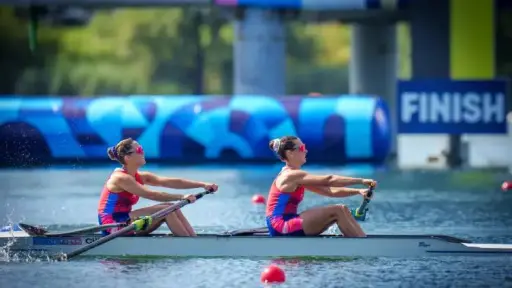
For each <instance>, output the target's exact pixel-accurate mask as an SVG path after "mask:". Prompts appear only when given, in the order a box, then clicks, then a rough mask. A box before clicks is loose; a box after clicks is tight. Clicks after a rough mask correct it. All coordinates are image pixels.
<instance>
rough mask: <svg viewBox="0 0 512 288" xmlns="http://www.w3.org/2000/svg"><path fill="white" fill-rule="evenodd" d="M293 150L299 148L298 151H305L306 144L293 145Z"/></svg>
mask: <svg viewBox="0 0 512 288" xmlns="http://www.w3.org/2000/svg"><path fill="white" fill-rule="evenodd" d="M293 150H299V151H300V152H306V151H307V150H306V144H302V145H295V146H294V147H293Z"/></svg>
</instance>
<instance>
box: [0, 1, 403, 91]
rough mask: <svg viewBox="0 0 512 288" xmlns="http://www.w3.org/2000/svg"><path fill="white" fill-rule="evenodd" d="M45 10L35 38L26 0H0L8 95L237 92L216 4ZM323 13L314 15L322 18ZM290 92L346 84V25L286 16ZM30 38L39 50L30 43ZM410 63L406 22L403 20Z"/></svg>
mask: <svg viewBox="0 0 512 288" xmlns="http://www.w3.org/2000/svg"><path fill="white" fill-rule="evenodd" d="M40 10H43V11H42V12H40V13H42V14H41V15H40V19H41V21H40V22H39V29H38V32H37V36H34V37H35V38H36V39H31V37H30V36H29V35H30V34H29V33H28V28H29V25H30V21H29V15H30V13H29V11H28V9H26V8H13V7H9V6H1V7H0V13H1V15H0V16H1V17H0V19H1V20H0V21H1V22H0V23H1V24H0V25H1V28H2V29H1V31H0V33H1V34H0V35H1V36H0V37H1V39H2V43H3V45H2V47H1V48H0V49H1V50H0V51H1V55H2V56H1V57H2V58H1V59H2V67H1V69H2V70H1V74H2V75H3V77H2V79H0V81H1V82H0V93H2V94H4V95H13V94H14V95H15V94H20V95H21V94H29V95H43V96H50V95H66V96H81V97H91V96H97V95H127V94H166V95H171V94H199V95H201V94H218V95H222V94H224V95H231V94H233V74H234V72H233V67H234V53H233V44H234V41H235V40H234V38H235V35H234V24H233V21H232V20H231V19H230V18H231V17H230V14H229V13H227V12H224V13H223V11H222V8H218V7H214V6H185V7H183V6H181V7H149V8H148V7H143V8H136V7H125V8H123V7H121V8H109V9H106V8H103V9H102V8H95V9H90V8H89V9H88V8H83V7H63V8H58V9H57V8H56V9H51V7H44V8H40ZM315 22H316V23H315ZM283 25H284V26H285V29H284V31H285V41H286V78H285V81H286V94H290V95H293V94H301V95H307V94H308V93H310V92H318V93H323V94H346V93H348V92H349V88H348V69H349V68H348V65H349V59H350V33H349V32H350V31H349V25H346V24H345V23H343V21H336V20H332V21H326V22H323V23H322V22H320V21H312V22H310V21H304V20H300V19H298V20H295V21H286V22H284V23H283ZM30 41H34V42H37V45H38V47H37V50H35V51H34V52H32V51H31V50H30ZM398 42H399V47H400V49H399V54H400V63H401V64H400V66H399V68H400V71H401V72H403V73H407V70H408V69H410V68H407V66H408V65H409V64H408V63H409V57H410V55H409V51H410V49H409V48H408V46H409V45H410V41H409V37H408V35H407V25H405V24H400V25H399V37H398Z"/></svg>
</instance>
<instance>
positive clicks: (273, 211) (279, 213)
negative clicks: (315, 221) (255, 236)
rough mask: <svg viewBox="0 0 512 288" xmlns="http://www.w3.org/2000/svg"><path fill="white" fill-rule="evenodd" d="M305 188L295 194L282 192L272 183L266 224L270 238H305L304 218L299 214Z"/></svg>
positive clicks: (302, 187) (294, 192)
mask: <svg viewBox="0 0 512 288" xmlns="http://www.w3.org/2000/svg"><path fill="white" fill-rule="evenodd" d="M304 191H305V189H304V186H298V187H297V188H296V189H295V191H293V192H281V191H280V190H279V189H278V188H277V185H276V181H275V180H274V182H272V186H271V187H270V191H269V193H268V199H267V209H266V213H265V214H266V216H267V217H266V222H267V228H268V231H269V235H270V236H305V235H306V234H305V233H304V230H303V229H302V218H301V217H300V216H299V214H298V213H297V210H298V207H299V204H300V202H302V199H304Z"/></svg>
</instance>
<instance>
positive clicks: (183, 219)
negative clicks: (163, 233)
mask: <svg viewBox="0 0 512 288" xmlns="http://www.w3.org/2000/svg"><path fill="white" fill-rule="evenodd" d="M175 213H176V216H178V219H179V220H180V221H181V224H182V225H183V227H185V229H186V230H187V232H188V235H189V236H197V235H196V231H194V228H192V225H190V223H189V222H188V220H187V217H185V215H183V213H182V212H181V209H179V210H176V212H175Z"/></svg>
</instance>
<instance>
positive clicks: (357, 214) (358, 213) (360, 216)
mask: <svg viewBox="0 0 512 288" xmlns="http://www.w3.org/2000/svg"><path fill="white" fill-rule="evenodd" d="M373 189H375V185H371V186H370V189H369V191H368V193H367V194H366V195H367V196H368V198H364V199H363V202H362V203H361V205H360V206H359V208H357V209H355V210H354V213H353V215H354V218H356V220H361V221H364V220H365V218H366V211H367V210H368V208H366V207H367V206H368V204H369V203H370V200H371V199H370V198H371V197H372V195H373Z"/></svg>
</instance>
